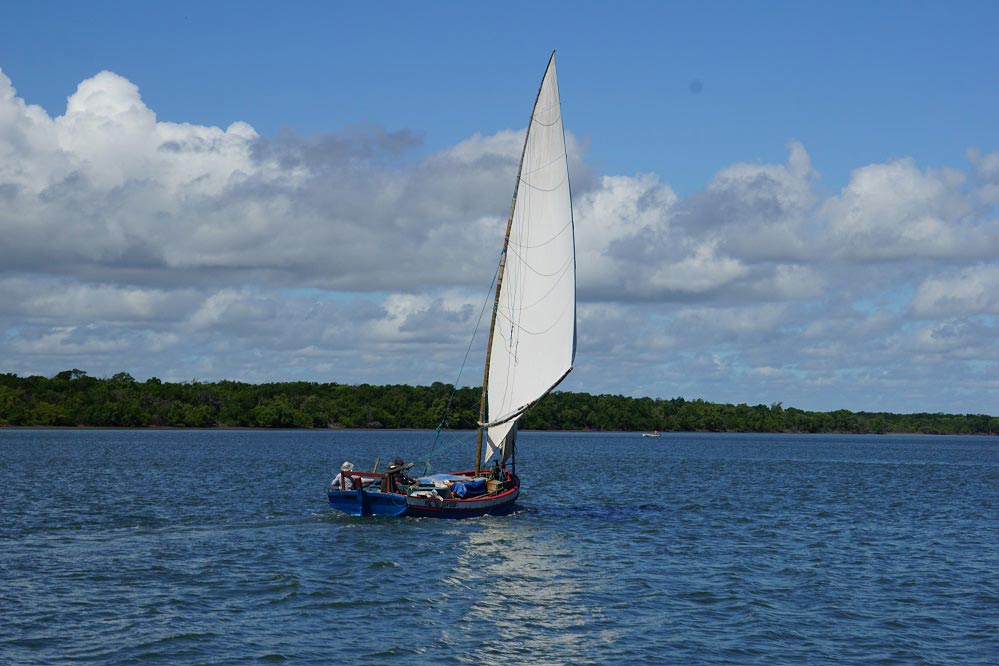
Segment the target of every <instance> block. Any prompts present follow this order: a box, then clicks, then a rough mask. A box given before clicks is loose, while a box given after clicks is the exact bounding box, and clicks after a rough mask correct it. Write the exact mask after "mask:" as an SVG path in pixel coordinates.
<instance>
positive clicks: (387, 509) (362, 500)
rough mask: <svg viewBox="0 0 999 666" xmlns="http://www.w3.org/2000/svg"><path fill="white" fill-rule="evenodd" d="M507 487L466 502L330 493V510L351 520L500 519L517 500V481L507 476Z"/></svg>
mask: <svg viewBox="0 0 999 666" xmlns="http://www.w3.org/2000/svg"><path fill="white" fill-rule="evenodd" d="M509 485H510V487H509V488H506V489H505V490H503V492H500V493H497V494H495V495H480V496H479V497H470V498H466V499H459V498H457V497H452V498H437V497H414V496H412V495H408V496H407V495H402V494H398V493H383V492H377V491H370V490H331V491H329V492H328V493H327V496H328V497H329V502H330V506H332V507H333V508H334V509H337V510H338V511H342V512H344V513H347V514H350V515H351V516H415V517H421V518H450V519H456V518H475V517H478V516H487V515H488V516H502V515H505V514H508V513H510V512H511V511H513V509H514V507H515V504H516V502H517V498H518V497H519V496H520V479H519V478H517V476H516V475H514V474H510V484H509Z"/></svg>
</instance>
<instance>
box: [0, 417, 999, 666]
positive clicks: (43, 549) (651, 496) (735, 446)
mask: <svg viewBox="0 0 999 666" xmlns="http://www.w3.org/2000/svg"><path fill="white" fill-rule="evenodd" d="M457 437H460V438H461V439H462V440H463V441H462V442H459V443H458V446H457V447H455V448H452V449H450V450H448V451H445V452H443V453H440V454H438V455H437V456H436V457H435V458H434V464H435V467H436V468H437V469H438V470H441V469H447V468H449V467H467V466H468V465H469V464H470V462H469V461H470V460H471V457H472V453H471V449H470V446H469V445H468V444H467V442H470V441H471V435H470V434H468V433H459V434H458V435H457ZM433 439H434V435H433V433H428V432H376V431H362V432H358V431H351V432H343V431H334V432H299V431H278V432H263V431H225V432H216V431H135V430H133V431H95V430H88V431H71V430H69V431H65V430H64V431H47V430H0V581H2V585H0V662H2V663H11V664H52V663H66V662H77V661H92V662H100V663H111V664H126V663H135V662H137V661H143V662H156V661H161V662H170V663H174V662H178V661H180V662H196V663H217V664H229V663H231V664H241V663H246V662H252V661H257V660H259V661H280V660H290V661H293V662H295V663H310V662H316V663H320V662H322V663H339V662H343V663H346V662H354V663H369V664H403V663H405V664H413V663H433V664H479V663H486V664H507V663H532V664H610V663H613V664H643V665H644V664H649V663H691V662H696V663H733V662H737V663H767V664H770V663H786V662H791V661H794V662H803V661H807V662H810V663H844V664H854V663H886V664H890V663H899V664H910V663H967V664H995V663H999V573H997V572H999V439H997V438H955V437H951V438H946V437H902V436H897V437H895V436H880V437H862V436H809V437H795V436H774V435H762V436H761V435H754V436H746V435H667V436H664V437H663V438H662V439H660V440H649V439H644V440H643V439H642V438H641V437H640V436H638V435H635V434H578V433H573V434H569V433H531V432H528V433H523V434H522V437H521V446H520V454H519V460H518V463H519V470H518V471H519V472H520V474H521V476H522V478H523V482H524V492H523V493H522V496H521V501H520V507H519V510H518V511H517V512H516V513H515V514H514V515H511V516H506V517H498V518H496V517H485V518H479V519H472V520H466V521H441V520H434V519H412V518H406V519H388V518H385V519H378V518H374V519H372V518H364V519H361V518H351V517H348V516H345V515H341V514H337V513H334V512H333V510H332V509H330V508H329V506H328V505H327V504H326V503H325V496H324V493H323V490H324V487H325V486H326V484H328V483H329V481H330V478H331V477H332V476H333V474H334V470H335V469H336V468H337V467H338V466H339V464H340V462H342V461H343V460H345V459H347V460H351V461H353V462H354V463H357V464H358V466H359V467H369V466H370V465H371V464H373V462H374V459H375V457H376V456H381V458H382V461H383V463H382V464H383V467H384V463H385V461H386V460H388V459H391V458H392V457H394V456H396V455H402V456H404V457H405V458H406V459H407V460H410V459H413V458H416V457H418V456H421V455H423V454H425V453H427V452H428V451H429V450H430V447H431V444H432V443H433ZM451 442H452V440H448V443H451Z"/></svg>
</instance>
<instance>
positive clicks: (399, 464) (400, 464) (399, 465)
mask: <svg viewBox="0 0 999 666" xmlns="http://www.w3.org/2000/svg"><path fill="white" fill-rule="evenodd" d="M414 464H415V463H409V464H408V465H407V464H406V463H405V461H403V459H402V458H400V457H399V456H396V458H395V460H393V461H392V462H391V463H389V466H388V469H387V470H385V472H386V474H388V492H390V493H392V492H396V491H397V489H398V488H399V486H411V485H413V484H414V483H416V479H414V478H412V477H411V476H409V475H407V474H406V470H407V469H409V468H410V467H412V466H413V465H414Z"/></svg>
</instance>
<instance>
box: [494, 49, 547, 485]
mask: <svg viewBox="0 0 999 666" xmlns="http://www.w3.org/2000/svg"><path fill="white" fill-rule="evenodd" d="M554 61H555V51H554V50H553V51H552V54H551V57H549V58H548V65H546V66H545V73H544V74H542V75H541V83H539V84H538V94H537V95H535V96H534V105H533V106H532V107H531V117H530V119H528V121H527V132H526V133H525V134H524V147H523V148H522V149H521V151H520V164H519V165H518V166H517V181H516V182H515V183H514V185H513V199H512V200H511V201H510V214H509V215H508V216H507V219H506V235H505V236H504V237H503V251H502V252H500V260H499V269H498V270H497V271H496V296H495V298H494V299H493V313H492V316H491V317H490V320H489V340H488V341H487V342H486V364H485V369H484V370H483V371H482V398H481V399H480V400H479V423H480V424H483V423H486V399H487V395H488V391H489V360H490V358H491V357H492V354H493V335H494V334H495V332H496V312H497V310H498V309H499V302H500V288H501V287H502V286H503V272H504V270H505V269H506V253H507V247H508V246H509V245H510V229H511V228H512V227H513V214H514V211H515V209H516V207H517V192H518V191H519V190H520V179H521V175H522V173H523V170H524V155H526V154H527V141H528V139H530V138H531V126H532V125H534V112H535V111H536V110H537V108H538V100H539V99H540V98H541V90H542V89H543V88H544V85H545V78H546V77H547V76H548V69H549V68H550V67H551V66H552V63H553V62H554ZM484 430H485V427H484V426H482V425H479V430H478V435H477V437H476V442H475V475H476V476H478V475H479V471H480V470H481V469H482V433H483V431H484Z"/></svg>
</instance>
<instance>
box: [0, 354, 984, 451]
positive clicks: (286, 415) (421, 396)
mask: <svg viewBox="0 0 999 666" xmlns="http://www.w3.org/2000/svg"><path fill="white" fill-rule="evenodd" d="M479 396H480V389H478V388H474V387H465V388H459V389H457V390H453V389H452V386H451V385H449V384H442V383H440V382H435V383H434V384H432V385H430V386H406V385H391V386H372V385H369V384H361V385H358V386H351V385H346V384H334V383H326V384H320V383H315V382H277V383H270V384H247V383H243V382H235V381H228V380H224V381H218V382H199V381H191V382H183V383H168V382H163V381H160V380H159V379H157V378H155V377H153V378H150V379H148V380H147V381H144V382H139V381H136V380H135V379H134V378H133V377H132V376H131V375H129V374H128V373H125V372H120V373H118V374H116V375H114V376H112V377H109V378H96V377H90V376H89V375H87V373H86V372H84V371H82V370H77V369H73V370H66V371H64V372H60V373H59V374H57V375H55V376H54V377H52V378H46V377H39V376H32V377H18V376H17V375H15V374H9V373H6V374H0V426H99V427H150V426H171V427H199V428H210V427H255V428H436V427H437V426H438V424H439V423H441V420H442V418H443V417H444V414H445V408H446V407H447V406H448V404H449V402H450V410H449V411H448V412H447V413H448V416H447V422H446V424H445V425H446V426H447V427H450V428H458V429H460V428H474V427H475V424H476V420H477V416H478V409H479ZM521 427H522V428H525V429H535V430H599V431H611V430H653V429H656V430H661V431H666V432H669V431H706V432H801V433H831V432H837V433H888V432H896V433H922V434H942V435H973V434H974V435H980V434H989V435H995V434H997V433H999V417H995V416H988V415H985V414H963V415H960V414H890V413H886V412H850V411H847V410H838V411H835V412H808V411H803V410H800V409H794V408H790V407H789V408H785V407H783V406H782V405H781V404H780V403H774V404H772V405H755V406H749V405H746V404H739V405H730V404H724V405H723V404H717V403H711V402H705V401H704V400H685V399H683V398H673V399H670V400H663V399H653V398H628V397H625V396H620V395H589V394H588V393H569V392H562V391H559V392H555V393H552V394H551V395H549V396H547V397H546V398H545V399H544V400H542V401H541V402H540V403H539V404H538V405H536V406H535V407H534V408H533V409H532V410H531V411H530V412H529V413H528V414H527V416H526V417H525V418H524V420H523V421H522V426H521Z"/></svg>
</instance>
